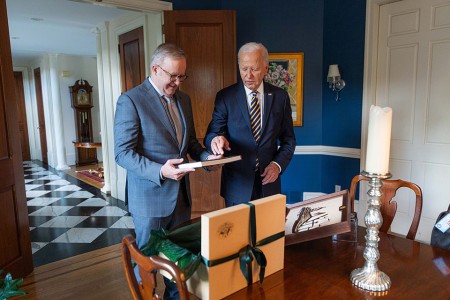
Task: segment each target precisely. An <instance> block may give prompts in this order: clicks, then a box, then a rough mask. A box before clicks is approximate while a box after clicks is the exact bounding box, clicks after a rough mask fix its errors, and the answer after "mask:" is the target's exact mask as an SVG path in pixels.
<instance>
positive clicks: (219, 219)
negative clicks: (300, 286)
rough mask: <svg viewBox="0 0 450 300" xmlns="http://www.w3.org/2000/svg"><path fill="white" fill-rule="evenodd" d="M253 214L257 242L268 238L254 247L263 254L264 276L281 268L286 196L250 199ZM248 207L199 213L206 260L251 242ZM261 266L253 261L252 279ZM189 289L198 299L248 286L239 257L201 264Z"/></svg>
mask: <svg viewBox="0 0 450 300" xmlns="http://www.w3.org/2000/svg"><path fill="white" fill-rule="evenodd" d="M250 203H251V204H253V205H254V208H255V214H256V222H255V223H256V242H257V243H258V242H261V241H262V240H263V239H266V238H268V237H269V242H267V240H266V242H267V244H265V245H261V246H256V247H257V248H259V249H260V250H261V251H262V252H263V253H264V255H265V257H266V259H267V266H266V270H265V277H267V276H269V275H271V274H273V273H275V272H277V271H279V270H282V269H283V268H284V226H285V214H286V196H284V195H280V194H278V195H274V196H270V197H266V198H262V199H259V200H255V201H251V202H250ZM250 209H251V208H250V206H249V205H247V204H240V205H237V206H233V207H228V208H224V209H221V210H217V211H214V212H211V213H207V214H204V215H202V217H201V218H202V220H201V222H202V223H201V227H202V228H201V235H202V241H201V254H202V256H203V257H204V258H205V259H206V260H207V261H209V262H214V261H216V260H218V259H223V258H229V257H230V256H233V255H236V254H238V253H239V251H240V250H241V249H243V248H244V247H246V246H247V245H249V244H251V243H252V242H251V240H252V239H251V237H250V234H249V224H250V223H249V222H250ZM263 243H264V241H263ZM259 272H260V268H259V266H258V264H257V263H256V262H255V260H254V261H253V262H252V282H257V281H258V280H259V279H260V274H259ZM187 285H188V289H189V291H190V292H191V293H192V294H195V295H196V296H197V297H199V298H201V299H221V298H224V297H226V296H228V295H231V294H233V293H235V292H237V291H238V290H240V289H243V288H245V287H246V286H247V280H246V278H245V276H244V275H243V273H242V272H241V269H240V265H239V256H237V257H236V258H233V259H230V260H228V261H226V262H223V263H219V264H217V265H215V266H211V267H207V266H206V265H205V264H200V267H199V268H198V269H197V271H196V272H195V273H194V275H193V276H192V277H191V278H190V279H189V280H188V282H187Z"/></svg>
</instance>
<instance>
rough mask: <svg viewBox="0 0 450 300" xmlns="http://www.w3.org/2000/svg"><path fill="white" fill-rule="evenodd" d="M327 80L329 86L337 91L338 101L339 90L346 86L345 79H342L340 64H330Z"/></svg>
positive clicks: (337, 98)
mask: <svg viewBox="0 0 450 300" xmlns="http://www.w3.org/2000/svg"><path fill="white" fill-rule="evenodd" d="M327 82H328V86H329V88H330V89H332V90H333V92H336V101H339V100H340V98H339V92H340V91H341V90H342V89H343V88H344V87H345V81H344V80H342V79H341V74H340V73H339V67H338V65H330V66H329V68H328V76H327Z"/></svg>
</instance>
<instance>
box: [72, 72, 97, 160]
mask: <svg viewBox="0 0 450 300" xmlns="http://www.w3.org/2000/svg"><path fill="white" fill-rule="evenodd" d="M69 89H70V96H71V98H72V107H73V109H74V110H75V126H76V135H77V140H76V141H73V143H74V145H75V151H76V154H77V160H76V164H77V166H79V165H88V164H96V163H98V160H97V149H96V148H93V147H89V145H91V144H92V143H93V142H94V141H93V139H94V138H93V134H92V118H91V109H92V107H93V105H92V86H91V85H89V82H87V80H83V79H80V80H77V81H76V82H75V84H74V85H72V86H69ZM83 145H87V146H83Z"/></svg>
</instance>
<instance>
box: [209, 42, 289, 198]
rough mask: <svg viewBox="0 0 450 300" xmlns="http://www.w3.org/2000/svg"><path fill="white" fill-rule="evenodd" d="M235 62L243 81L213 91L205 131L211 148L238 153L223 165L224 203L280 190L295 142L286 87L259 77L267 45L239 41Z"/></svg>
mask: <svg viewBox="0 0 450 300" xmlns="http://www.w3.org/2000/svg"><path fill="white" fill-rule="evenodd" d="M238 63H239V72H240V75H241V79H242V82H239V83H236V84H234V85H231V86H229V87H227V88H224V89H223V90H221V91H219V92H218V93H217V95H216V100H215V107H214V112H213V116H212V120H211V122H210V124H209V126H208V130H207V132H206V137H205V145H206V146H207V147H208V149H209V150H210V151H212V153H214V154H218V155H222V154H226V155H227V156H228V155H241V156H242V160H240V161H237V162H234V163H232V164H225V165H224V166H223V169H222V179H221V196H222V197H224V198H225V203H226V205H227V206H232V205H236V204H240V203H244V202H248V201H250V200H254V199H259V198H261V197H267V196H270V195H274V194H277V193H280V192H281V178H280V175H281V173H282V172H283V171H284V170H285V169H286V167H287V166H288V164H289V162H290V161H291V159H292V156H293V154H294V150H295V145H296V141H295V135H294V128H293V123H292V110H291V105H290V99H289V95H288V93H287V92H286V91H284V90H283V89H281V88H279V87H276V86H273V85H271V84H268V83H266V82H263V79H264V76H265V75H266V73H267V71H268V67H269V58H268V52H267V49H266V47H264V46H263V45H262V44H259V43H247V44H245V45H243V46H242V47H241V48H240V49H239V52H238ZM254 103H255V105H254ZM255 107H256V109H255Z"/></svg>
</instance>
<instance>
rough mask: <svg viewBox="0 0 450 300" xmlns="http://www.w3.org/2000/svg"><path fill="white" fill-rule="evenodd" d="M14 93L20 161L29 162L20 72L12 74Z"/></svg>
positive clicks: (28, 145)
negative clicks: (20, 153) (20, 151)
mask: <svg viewBox="0 0 450 300" xmlns="http://www.w3.org/2000/svg"><path fill="white" fill-rule="evenodd" d="M14 80H15V86H14V87H15V91H16V99H17V116H18V121H19V133H20V147H21V149H22V160H30V159H31V155H30V142H29V140H28V126H27V124H28V123H27V113H26V108H25V96H24V92H23V75H22V72H14Z"/></svg>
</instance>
